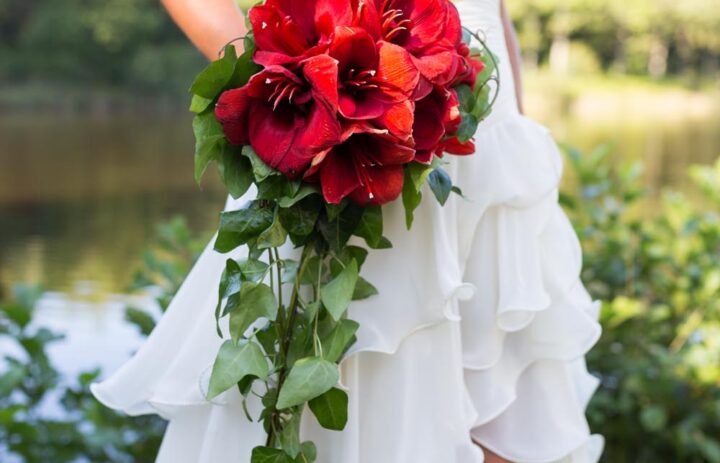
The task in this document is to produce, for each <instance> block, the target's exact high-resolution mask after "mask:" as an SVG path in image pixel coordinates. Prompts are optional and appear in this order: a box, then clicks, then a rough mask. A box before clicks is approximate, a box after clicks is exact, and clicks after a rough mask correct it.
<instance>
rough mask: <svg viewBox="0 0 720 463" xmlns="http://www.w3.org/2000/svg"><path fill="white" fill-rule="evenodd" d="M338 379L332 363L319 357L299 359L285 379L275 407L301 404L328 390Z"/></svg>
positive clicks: (338, 374) (336, 370) (281, 407)
mask: <svg viewBox="0 0 720 463" xmlns="http://www.w3.org/2000/svg"><path fill="white" fill-rule="evenodd" d="M339 379H340V373H339V372H338V369H337V365H335V364H334V363H331V362H328V361H327V360H323V359H321V358H319V357H307V358H304V359H300V360H298V361H297V362H295V365H293V367H292V369H291V370H290V373H289V374H288V376H287V378H286V379H285V383H283V385H282V388H281V389H280V394H279V396H278V401H277V405H276V407H277V408H278V409H280V410H282V409H286V408H289V407H294V406H296V405H300V404H303V403H305V402H307V401H309V400H312V399H314V398H315V397H318V396H319V395H322V394H324V393H325V392H327V391H329V390H330V389H331V388H332V387H333V386H335V385H336V384H337V382H338V380H339Z"/></svg>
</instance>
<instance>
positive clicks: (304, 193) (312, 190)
mask: <svg viewBox="0 0 720 463" xmlns="http://www.w3.org/2000/svg"><path fill="white" fill-rule="evenodd" d="M315 194H319V193H318V190H317V188H316V187H315V186H313V185H307V184H303V185H302V186H301V187H300V190H298V192H297V193H295V195H294V196H292V197H287V196H285V197H283V198H280V200H279V201H278V205H279V206H280V207H292V206H294V205H295V203H297V202H298V201H300V200H302V199H305V198H307V197H308V196H311V195H315Z"/></svg>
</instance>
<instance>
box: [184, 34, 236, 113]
mask: <svg viewBox="0 0 720 463" xmlns="http://www.w3.org/2000/svg"><path fill="white" fill-rule="evenodd" d="M236 61H237V54H236V52H235V47H234V46H232V45H228V46H227V47H225V51H224V53H223V56H222V57H221V58H220V59H218V60H216V61H213V62H212V63H210V64H209V65H208V66H207V67H206V68H205V69H204V70H203V71H202V72H200V74H198V76H197V77H196V78H195V81H194V82H193V83H192V86H191V87H190V91H191V92H192V93H193V94H195V95H200V96H201V97H203V98H206V99H208V100H214V99H215V98H216V97H217V96H218V95H219V94H220V92H221V91H222V90H223V89H224V88H225V87H226V86H227V85H228V83H229V82H230V79H231V78H232V76H233V73H234V72H235V62H236Z"/></svg>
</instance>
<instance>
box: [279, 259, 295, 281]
mask: <svg viewBox="0 0 720 463" xmlns="http://www.w3.org/2000/svg"><path fill="white" fill-rule="evenodd" d="M298 270H300V262H298V261H296V260H292V259H285V260H283V261H282V275H281V276H280V281H281V282H282V283H283V284H288V283H294V282H295V279H296V278H297V273H298Z"/></svg>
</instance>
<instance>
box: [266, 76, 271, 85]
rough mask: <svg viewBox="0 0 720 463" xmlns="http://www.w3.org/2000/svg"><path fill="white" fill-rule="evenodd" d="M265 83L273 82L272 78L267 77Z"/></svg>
mask: <svg viewBox="0 0 720 463" xmlns="http://www.w3.org/2000/svg"><path fill="white" fill-rule="evenodd" d="M265 83H266V84H268V85H270V84H272V80H270V78H269V77H268V78H267V79H265Z"/></svg>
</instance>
